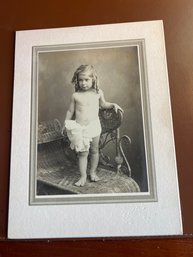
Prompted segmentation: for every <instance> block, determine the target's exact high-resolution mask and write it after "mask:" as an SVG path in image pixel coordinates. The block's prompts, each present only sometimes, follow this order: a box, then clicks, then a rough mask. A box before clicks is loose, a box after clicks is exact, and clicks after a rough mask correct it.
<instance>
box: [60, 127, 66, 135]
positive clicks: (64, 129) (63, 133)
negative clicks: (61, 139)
mask: <svg viewBox="0 0 193 257" xmlns="http://www.w3.org/2000/svg"><path fill="white" fill-rule="evenodd" d="M61 134H62V136H66V134H67V133H66V127H65V125H64V126H63V128H62V131H61Z"/></svg>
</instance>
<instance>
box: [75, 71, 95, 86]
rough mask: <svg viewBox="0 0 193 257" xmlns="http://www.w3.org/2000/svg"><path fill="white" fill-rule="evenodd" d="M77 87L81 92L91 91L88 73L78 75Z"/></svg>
mask: <svg viewBox="0 0 193 257" xmlns="http://www.w3.org/2000/svg"><path fill="white" fill-rule="evenodd" d="M78 85H79V87H80V89H81V90H83V91H87V90H89V89H91V88H92V85H93V79H92V77H91V74H90V73H89V72H84V73H80V74H79V75H78Z"/></svg>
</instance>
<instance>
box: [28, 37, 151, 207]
mask: <svg viewBox="0 0 193 257" xmlns="http://www.w3.org/2000/svg"><path fill="white" fill-rule="evenodd" d="M32 62H33V65H32V73H33V76H32V106H31V110H32V114H31V115H32V119H31V120H32V122H31V126H32V129H31V131H32V134H31V170H30V174H31V176H30V187H31V188H30V194H31V195H30V204H36V203H37V204H41V203H42V204H52V203H53V204H55V203H58V204H65V203H66V204H67V203H81V202H83V203H85V202H87V203H92V202H94V203H97V202H130V201H139V202H140V201H155V200H156V184H155V174H154V163H153V151H152V139H151V122H150V115H149V103H148V80H147V76H146V62H145V41H144V40H127V41H126V40H125V41H111V42H100V43H90V44H74V45H55V46H34V47H33V60H32Z"/></svg>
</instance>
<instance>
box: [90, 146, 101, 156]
mask: <svg viewBox="0 0 193 257" xmlns="http://www.w3.org/2000/svg"><path fill="white" fill-rule="evenodd" d="M98 152H99V147H98V146H93V147H91V148H90V153H91V154H97V153H98Z"/></svg>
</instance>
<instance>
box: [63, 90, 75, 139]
mask: <svg viewBox="0 0 193 257" xmlns="http://www.w3.org/2000/svg"><path fill="white" fill-rule="evenodd" d="M74 112H75V99H74V94H73V95H72V98H71V102H70V106H69V108H68V111H67V112H66V117H65V121H66V120H71V119H72V117H73V115H74ZM65 121H64V125H63V128H62V135H65V130H66V128H65Z"/></svg>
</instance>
